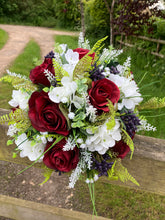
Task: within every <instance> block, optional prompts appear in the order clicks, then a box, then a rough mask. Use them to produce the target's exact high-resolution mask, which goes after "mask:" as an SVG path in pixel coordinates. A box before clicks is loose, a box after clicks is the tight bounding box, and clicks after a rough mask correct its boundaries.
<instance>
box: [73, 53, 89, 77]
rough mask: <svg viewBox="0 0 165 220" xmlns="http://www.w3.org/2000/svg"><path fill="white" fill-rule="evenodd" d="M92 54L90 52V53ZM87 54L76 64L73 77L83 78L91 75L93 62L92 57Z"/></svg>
mask: <svg viewBox="0 0 165 220" xmlns="http://www.w3.org/2000/svg"><path fill="white" fill-rule="evenodd" d="M88 54H90V52H89V53H88ZM88 54H86V55H85V56H84V57H83V58H82V59H80V60H79V62H78V63H77V64H76V66H75V68H74V71H73V79H74V80H76V79H83V78H84V77H88V76H89V71H90V70H91V68H92V66H91V62H92V57H91V56H88Z"/></svg>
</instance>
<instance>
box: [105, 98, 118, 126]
mask: <svg viewBox="0 0 165 220" xmlns="http://www.w3.org/2000/svg"><path fill="white" fill-rule="evenodd" d="M108 108H109V115H110V118H109V119H108V122H107V124H106V125H107V129H108V130H111V129H112V128H113V127H114V126H115V124H116V123H115V115H116V111H115V107H114V105H113V103H112V102H111V101H110V100H108Z"/></svg>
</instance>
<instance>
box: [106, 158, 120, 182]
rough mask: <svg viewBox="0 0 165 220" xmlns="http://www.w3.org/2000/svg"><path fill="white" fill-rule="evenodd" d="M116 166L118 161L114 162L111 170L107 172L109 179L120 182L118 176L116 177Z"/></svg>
mask: <svg viewBox="0 0 165 220" xmlns="http://www.w3.org/2000/svg"><path fill="white" fill-rule="evenodd" d="M115 165H116V160H115V161H114V163H113V165H112V167H111V169H109V170H108V171H107V173H108V179H110V180H118V176H116V174H115Z"/></svg>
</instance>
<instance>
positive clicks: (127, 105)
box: [0, 33, 165, 188]
mask: <svg viewBox="0 0 165 220" xmlns="http://www.w3.org/2000/svg"><path fill="white" fill-rule="evenodd" d="M105 39H106V38H103V39H101V40H99V41H98V42H97V43H96V44H95V45H94V46H93V48H92V49H91V48H90V45H89V41H88V40H84V38H83V36H82V33H81V34H80V37H79V41H78V48H76V49H74V50H72V49H69V48H68V46H67V45H66V44H57V43H56V45H55V50H54V52H53V51H51V52H50V53H49V54H48V55H47V56H45V59H44V62H43V63H42V64H41V65H39V66H36V67H35V68H34V69H33V70H31V72H30V79H28V78H26V77H25V76H22V75H20V74H16V73H11V72H10V71H8V75H6V76H4V77H3V78H2V79H1V81H2V80H3V81H7V82H10V83H12V85H13V86H14V88H15V90H13V93H12V99H11V101H9V104H10V105H11V106H12V111H11V113H10V114H9V115H4V116H2V117H1V118H0V123H5V122H8V125H9V129H8V132H7V134H8V135H9V136H10V137H11V140H9V141H8V143H7V144H12V143H15V144H16V146H17V147H16V149H15V152H14V153H13V156H14V157H15V156H16V155H17V153H20V157H28V158H29V160H31V161H33V163H32V165H33V164H34V163H36V162H43V163H44V164H45V167H47V169H45V176H46V180H48V178H49V177H50V175H51V173H52V172H53V171H58V172H59V173H61V172H64V173H65V172H70V178H69V186H70V187H71V188H73V187H74V185H75V183H76V181H77V180H78V179H79V177H80V175H81V174H84V173H85V177H86V182H87V183H88V184H93V183H94V181H96V180H98V179H99V178H100V177H101V176H106V177H107V178H109V179H120V180H121V181H122V182H125V181H127V180H130V181H132V182H133V183H135V184H137V185H138V183H137V181H136V180H135V179H134V178H133V177H132V176H131V175H130V174H129V173H128V171H127V169H126V168H125V167H124V166H123V165H122V163H121V159H123V158H124V157H125V156H126V155H127V154H128V152H130V158H132V155H133V152H134V144H133V138H134V136H135V133H136V131H137V130H140V129H148V130H151V129H152V130H155V128H154V127H153V126H151V125H150V124H148V123H147V121H146V119H145V118H144V117H142V116H140V114H139V111H140V110H141V109H144V108H147V107H148V106H155V103H158V102H159V104H160V103H164V102H165V101H164V100H161V101H160V100H158V99H156V98H153V99H151V100H149V101H148V102H147V103H144V104H143V105H140V103H141V102H142V100H143V98H142V95H141V94H140V92H139V88H138V86H137V84H136V82H135V80H134V76H133V73H132V72H131V70H130V58H129V57H128V59H127V60H126V61H125V63H124V64H123V65H120V64H119V63H118V62H117V57H118V55H119V54H120V53H121V52H122V51H117V50H114V49H113V48H111V47H109V48H108V49H103V43H104V41H105ZM159 106H160V105H159ZM46 180H45V181H46Z"/></svg>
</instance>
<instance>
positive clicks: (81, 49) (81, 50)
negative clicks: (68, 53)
mask: <svg viewBox="0 0 165 220" xmlns="http://www.w3.org/2000/svg"><path fill="white" fill-rule="evenodd" d="M73 51H74V52H77V53H79V60H80V59H81V58H83V56H85V55H86V54H87V53H88V52H89V50H88V49H83V48H76V49H74V50H73ZM89 56H90V57H92V58H93V59H94V57H95V53H92V54H89Z"/></svg>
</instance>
